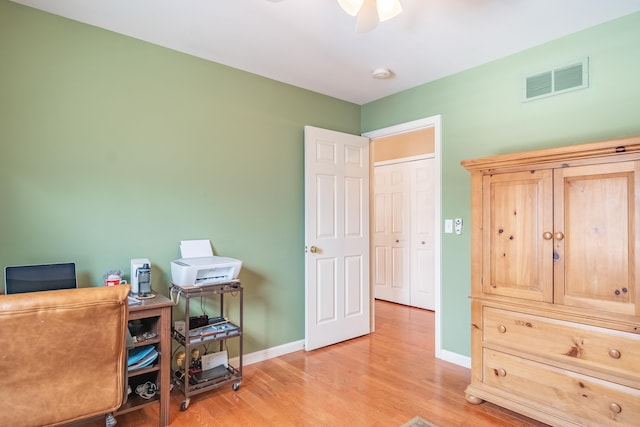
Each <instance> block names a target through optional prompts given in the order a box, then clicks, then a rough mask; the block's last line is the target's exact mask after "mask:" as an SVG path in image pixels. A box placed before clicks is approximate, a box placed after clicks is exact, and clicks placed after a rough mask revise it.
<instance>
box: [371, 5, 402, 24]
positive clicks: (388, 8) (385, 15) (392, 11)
mask: <svg viewBox="0 0 640 427" xmlns="http://www.w3.org/2000/svg"><path fill="white" fill-rule="evenodd" d="M377 3H378V16H380V22H384V21H387V20H389V19H391V18H393V17H394V16H396V15H398V14H399V13H400V12H402V5H401V4H400V0H378V2H377Z"/></svg>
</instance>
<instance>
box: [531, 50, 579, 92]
mask: <svg viewBox="0 0 640 427" xmlns="http://www.w3.org/2000/svg"><path fill="white" fill-rule="evenodd" d="M587 87H589V58H584V59H583V60H582V61H580V62H575V63H572V64H569V65H564V66H560V67H556V68H554V69H551V70H548V71H543V72H540V73H535V74H531V75H528V76H526V77H525V82H524V100H525V101H532V100H534V99H539V98H544V97H547V96H551V95H558V94H561V93H565V92H569V91H572V90H577V89H584V88H587Z"/></svg>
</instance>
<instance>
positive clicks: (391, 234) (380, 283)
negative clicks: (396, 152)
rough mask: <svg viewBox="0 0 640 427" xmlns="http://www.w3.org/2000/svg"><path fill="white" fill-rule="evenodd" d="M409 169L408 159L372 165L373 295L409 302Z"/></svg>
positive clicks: (401, 302) (378, 297)
mask: <svg viewBox="0 0 640 427" xmlns="http://www.w3.org/2000/svg"><path fill="white" fill-rule="evenodd" d="M410 176H411V174H410V172H409V169H408V167H407V163H396V164H389V165H382V166H376V167H374V207H373V209H374V219H373V221H374V230H373V264H374V265H373V272H374V273H373V274H374V282H375V297H376V298H377V299H382V300H386V301H391V302H396V303H399V304H407V305H408V304H409V303H410V287H409V277H410V270H409V261H410V255H409V251H410V241H409V238H410V235H409V213H410V212H409V210H410V207H411V204H410V194H411V186H410Z"/></svg>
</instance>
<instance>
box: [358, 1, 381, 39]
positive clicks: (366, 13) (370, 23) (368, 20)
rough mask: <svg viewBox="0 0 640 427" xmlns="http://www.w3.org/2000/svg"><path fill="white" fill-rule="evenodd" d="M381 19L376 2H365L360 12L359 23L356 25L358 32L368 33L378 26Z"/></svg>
mask: <svg viewBox="0 0 640 427" xmlns="http://www.w3.org/2000/svg"><path fill="white" fill-rule="evenodd" d="M378 22H380V18H378V7H377V4H376V0H364V3H363V4H362V7H361V8H360V12H358V22H357V23H356V31H357V32H359V33H366V32H367V31H371V30H373V29H374V28H376V27H377V26H378Z"/></svg>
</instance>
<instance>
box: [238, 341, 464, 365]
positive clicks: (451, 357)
mask: <svg viewBox="0 0 640 427" xmlns="http://www.w3.org/2000/svg"><path fill="white" fill-rule="evenodd" d="M299 350H304V340H300V341H294V342H290V343H288V344H282V345H279V346H277V347H271V348H267V349H265V350H260V351H256V352H255V353H248V354H245V355H244V357H243V358H242V364H243V365H245V366H246V365H251V364H252V363H258V362H262V361H264V360H268V359H272V358H274V357H278V356H282V355H285V354H288V353H293V352H294V351H299ZM438 353H439V354H438V356H439V358H440V359H442V360H444V361H446V362H450V363H453V364H455V365H459V366H462V367H464V368H468V369H471V358H470V357H468V356H463V355H461V354H458V353H453V352H451V351H447V350H440V351H439V352H438ZM231 362H232V363H233V364H234V365H235V366H237V363H238V358H237V357H235V358H233V359H231Z"/></svg>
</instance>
